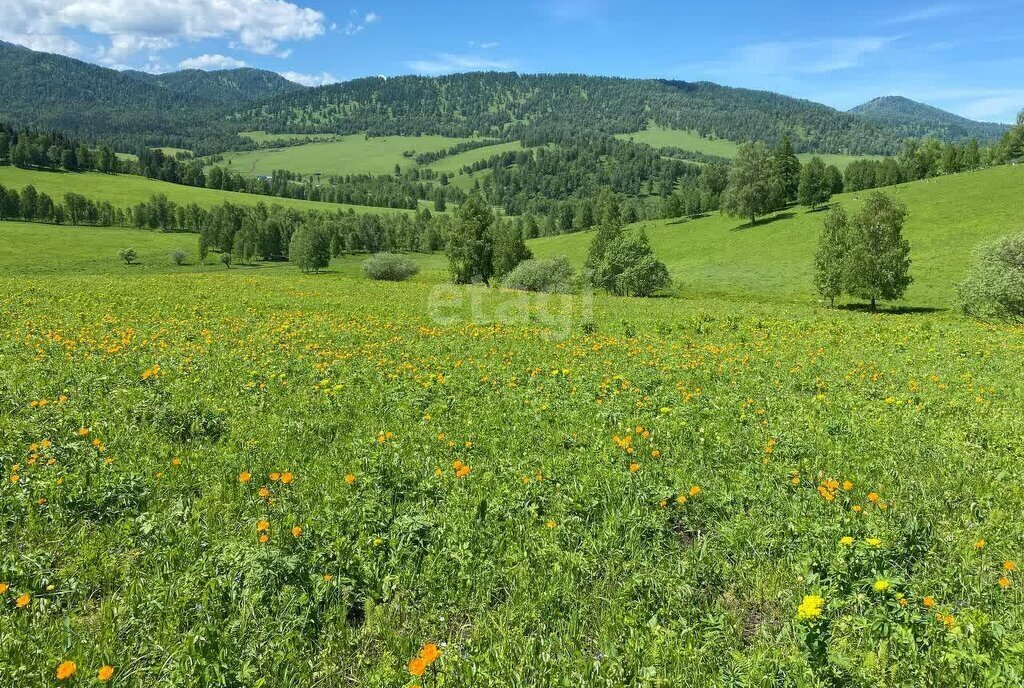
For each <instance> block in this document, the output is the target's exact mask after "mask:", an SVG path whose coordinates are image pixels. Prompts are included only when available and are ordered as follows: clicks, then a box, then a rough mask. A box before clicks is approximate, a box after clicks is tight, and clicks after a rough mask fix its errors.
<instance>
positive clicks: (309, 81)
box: [279, 72, 341, 86]
mask: <svg viewBox="0 0 1024 688" xmlns="http://www.w3.org/2000/svg"><path fill="white" fill-rule="evenodd" d="M279 74H280V75H281V76H283V77H284V78H285V79H287V80H288V81H292V82H294V83H296V84H302V85H303V86H326V85H328V84H336V83H338V82H339V81H341V79H339V78H338V77H336V76H334V75H333V74H331V73H330V72H321V73H320V74H300V73H299V72H279Z"/></svg>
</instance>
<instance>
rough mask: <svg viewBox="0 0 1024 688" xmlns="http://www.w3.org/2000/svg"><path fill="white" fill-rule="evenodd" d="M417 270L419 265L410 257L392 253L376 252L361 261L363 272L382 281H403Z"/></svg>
mask: <svg viewBox="0 0 1024 688" xmlns="http://www.w3.org/2000/svg"><path fill="white" fill-rule="evenodd" d="M419 271H420V267H419V266H418V265H416V263H414V262H413V261H412V260H411V259H409V258H406V257H405V256H396V255H394V254H392V253H378V254H377V255H375V256H373V257H372V258H369V259H367V260H365V261H363V274H364V275H366V277H367V278H369V279H372V280H379V281H383V282H404V281H405V280H407V279H409V278H410V277H412V276H413V275H415V274H418V273H419Z"/></svg>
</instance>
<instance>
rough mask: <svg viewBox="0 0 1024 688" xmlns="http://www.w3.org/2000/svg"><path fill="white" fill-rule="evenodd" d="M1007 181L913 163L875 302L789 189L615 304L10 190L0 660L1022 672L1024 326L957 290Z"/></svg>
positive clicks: (297, 682)
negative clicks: (119, 215)
mask: <svg viewBox="0 0 1024 688" xmlns="http://www.w3.org/2000/svg"><path fill="white" fill-rule="evenodd" d="M4 173H6V170H4V169H3V168H0V174H4ZM1022 175H1024V171H1022V170H1020V169H1018V168H1000V169H994V170H988V171H984V172H979V173H973V174H969V175H958V176H954V177H944V178H939V179H933V180H928V181H925V182H917V183H914V184H908V185H905V186H902V187H899V188H896V189H892V190H891V192H892V193H895V194H897V195H898V196H899V197H900V198H902V199H903V200H904V201H906V203H907V205H908V207H909V210H910V214H909V220H908V225H907V230H906V235H907V237H908V239H909V240H910V243H911V247H912V256H913V258H914V267H913V268H912V274H914V275H915V277H916V280H917V281H916V282H915V285H914V286H913V287H912V288H911V291H910V293H909V295H908V303H909V304H910V305H914V306H921V307H922V308H919V309H913V310H908V311H905V312H881V313H877V314H871V313H867V312H862V311H859V310H848V309H834V310H832V309H824V308H820V307H818V306H817V305H816V304H814V303H813V298H812V296H811V289H810V276H809V275H810V272H809V271H810V260H811V255H812V254H813V250H814V245H815V241H816V235H817V231H818V228H819V226H820V223H821V219H822V214H821V213H806V212H805V209H802V208H798V209H795V210H792V211H788V212H787V213H786V214H780V216H778V217H777V218H775V219H774V220H773V221H765V222H763V223H761V224H758V225H757V226H755V227H752V228H746V227H744V226H743V223H742V221H739V220H735V219H728V218H723V217H719V216H717V215H716V216H710V217H706V218H703V219H699V220H692V221H689V222H683V223H677V224H673V223H669V222H655V223H648V224H647V225H646V229H647V231H648V233H649V235H650V237H651V240H652V244H653V245H654V248H655V251H656V252H657V253H658V255H659V257H660V258H661V259H662V260H664V261H665V262H666V263H668V264H669V267H670V268H671V270H672V272H673V275H674V276H675V277H676V278H677V280H678V281H679V282H680V283H681V284H682V286H681V289H680V291H679V294H678V295H676V297H674V298H656V299H628V300H627V299H617V298H613V297H606V296H600V295H599V296H596V297H588V296H586V295H575V296H565V297H562V296H553V297H544V296H538V295H526V294H521V293H516V292H510V291H505V290H501V289H490V290H488V289H485V288H483V287H453V286H450V285H447V284H445V283H444V280H445V258H444V256H442V255H432V256H417V257H416V260H417V261H419V262H420V264H421V266H422V267H423V272H422V273H421V274H420V275H419V276H417V277H416V278H415V279H414V280H412V281H410V282H407V283H402V284H390V283H375V282H369V281H367V280H365V279H363V278H362V277H361V275H360V272H359V265H360V262H361V260H362V257H357V256H356V257H348V258H345V259H342V260H336V261H334V262H333V263H332V266H331V268H330V270H329V271H328V272H327V273H325V274H319V275H304V274H301V273H300V272H299V271H298V270H297V269H295V268H294V267H292V266H290V265H287V264H283V265H261V266H255V267H247V266H240V267H237V268H232V269H225V268H224V267H223V266H221V265H206V266H197V265H186V266H184V267H177V266H174V265H173V264H172V262H171V260H170V258H169V253H170V251H171V250H174V249H177V248H185V249H186V250H188V251H189V252H190V253H192V255H193V256H194V252H195V246H196V244H195V242H196V238H195V237H194V236H192V235H180V234H161V233H156V232H143V231H136V230H121V229H94V228H84V227H49V226H45V225H36V224H25V223H0V241H3V243H4V245H5V246H6V247H7V249H8V250H7V251H6V252H5V254H4V256H3V257H2V258H0V514H3V516H4V518H5V521H6V524H7V526H6V527H5V528H3V529H0V552H3V555H2V558H0V645H2V647H3V649H4V651H3V653H0V685H2V686H8V685H10V686H33V687H34V686H50V685H83V686H84V685H95V684H97V672H98V671H99V669H100V668H101V667H104V666H107V667H110V668H111V669H112V671H113V679H112V681H111V682H110V685H115V686H133V687H134V686H137V687H139V688H142V687H145V688H149V687H151V686H189V687H193V686H194V687H196V688H200V687H202V688H206V687H209V686H223V687H225V688H226V687H240V686H267V687H269V686H303V687H305V686H318V687H339V688H340V687H342V686H353V685H360V686H379V687H381V688H383V687H385V686H414V685H416V686H422V687H423V688H440V687H441V686H447V687H449V688H453V687H455V688H470V687H472V688H480V687H490V686H495V687H497V686H502V687H504V686H522V687H527V686H530V687H533V686H537V687H540V686H583V685H585V686H601V687H604V688H618V687H620V686H627V685H628V686H645V687H649V688H660V687H667V686H673V687H675V686H694V687H697V686H701V687H703V686H758V687H761V686H765V687H767V686H782V687H790V686H792V687H801V688H802V687H811V686H814V687H818V686H822V687H824V686H838V685H842V686H851V687H857V688H860V687H863V688H867V687H869V686H872V687H874V686H924V685H927V686H939V687H946V686H948V687H950V688H953V687H960V686H975V685H977V686H1013V685H1021V684H1022V683H1024V651H1022V649H1021V648H1022V646H1024V645H1022V643H1024V611H1022V610H1024V604H1022V602H1024V600H1022V597H1021V594H1022V593H1021V590H1022V587H1024V579H1022V578H1020V574H1019V572H1018V571H1017V567H1018V565H1024V554H1022V549H1024V524H1022V522H1021V520H1020V518H1019V517H1018V515H1019V513H1020V512H1021V510H1022V509H1024V490H1022V489H1021V487H1020V480H1019V473H1020V457H1021V455H1022V453H1024V418H1022V416H1021V414H1020V408H1021V407H1022V405H1024V330H1022V329H1021V328H1019V327H1017V328H1012V327H1005V326H994V325H987V324H981V323H977V322H974V321H971V320H967V319H965V318H963V317H961V316H960V315H958V314H957V313H955V312H954V311H952V310H948V307H949V305H950V302H951V288H952V287H951V285H952V283H953V282H954V281H955V280H956V279H959V277H960V276H961V275H962V274H963V272H964V271H965V269H966V267H967V264H968V260H969V253H970V251H971V250H972V249H973V247H974V245H975V244H976V243H978V242H979V241H982V240H985V239H988V238H990V237H992V236H996V235H1000V234H1004V233H1007V232H1008V231H1012V230H1014V229H1019V222H1020V219H1021V218H1022V217H1024V206H1022V201H1021V199H1022V198H1024V197H1022V196H1021V194H1020V189H1021V186H1022V184H1024V176H1022ZM55 176H56V177H58V178H67V179H81V178H89V177H90V175H55ZM95 176H96V177H99V176H100V175H95ZM97 181H100V180H97ZM102 181H106V183H107V187H108V189H109V191H108V192H109V193H127V192H126V191H124V190H115V187H117V186H118V185H120V184H121V183H134V182H135V181H136V178H131V177H116V178H110V177H104V178H103V179H102ZM0 183H5V184H8V182H5V181H3V178H2V177H0ZM16 186H20V185H18V184H16ZM97 188H98V187H97ZM175 188H181V189H183V190H185V191H189V189H187V188H186V187H175ZM58 193H59V192H58ZM82 193H84V192H82ZM55 195H57V194H55ZM235 196H237V197H238V198H239V199H244V198H246V197H245V196H244V195H241V194H235V195H232V197H235ZM858 196H862V195H847V196H843V197H840V198H838V199H837V202H839V203H843V204H848V205H851V206H853V205H856V204H857V203H859V202H860V200H859V198H858ZM267 200H268V201H272V200H274V199H267ZM240 202H241V201H240ZM588 241H589V237H588V236H586V235H580V236H564V237H555V238H550V239H541V240H536V241H533V242H530V245H531V247H532V248H533V250H534V252H535V253H536V254H538V255H556V254H565V255H569V256H570V257H571V258H572V259H573V260H574V261H575V262H577V263H582V259H583V256H584V254H585V251H586V246H587V243H588ZM127 246H131V247H133V248H135V249H136V250H137V251H138V253H139V256H140V262H141V264H140V265H139V266H127V265H125V264H124V263H123V262H121V261H120V260H119V259H118V258H117V251H118V249H120V248H124V247H127ZM193 260H194V258H193ZM62 662H75V665H76V668H77V674H76V675H75V676H74V677H72V679H71V680H70V681H65V682H63V683H58V681H57V680H56V678H55V670H56V668H57V667H58V665H60V664H61V663H62Z"/></svg>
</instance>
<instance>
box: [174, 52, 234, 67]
mask: <svg viewBox="0 0 1024 688" xmlns="http://www.w3.org/2000/svg"><path fill="white" fill-rule="evenodd" d="M178 66H179V67H180V68H181V69H203V70H211V69H238V68H239V67H244V66H245V61H244V60H239V59H236V58H234V57H228V56H227V55H219V54H214V55H210V54H207V55H198V56H196V57H190V58H188V59H186V60H182V61H181V62H179V63H178Z"/></svg>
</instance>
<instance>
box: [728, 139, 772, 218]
mask: <svg viewBox="0 0 1024 688" xmlns="http://www.w3.org/2000/svg"><path fill="white" fill-rule="evenodd" d="M784 203H785V190H784V188H783V185H782V183H781V180H780V178H779V175H778V174H777V170H776V167H775V164H774V158H773V156H772V153H771V151H769V150H768V147H767V146H766V145H764V143H762V142H760V141H755V142H753V143H745V144H743V145H742V146H740V149H739V152H738V153H737V155H736V160H734V161H733V164H732V169H731V170H730V171H729V185H728V186H727V187H726V189H725V193H724V194H723V195H722V210H724V211H725V212H726V213H727V214H729V215H732V216H733V217H749V218H750V224H751V225H753V224H754V223H755V222H756V221H757V216H758V215H765V214H767V213H770V212H772V211H773V210H778V209H779V208H781V207H782V205H783V204H784Z"/></svg>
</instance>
